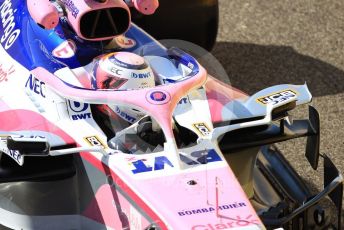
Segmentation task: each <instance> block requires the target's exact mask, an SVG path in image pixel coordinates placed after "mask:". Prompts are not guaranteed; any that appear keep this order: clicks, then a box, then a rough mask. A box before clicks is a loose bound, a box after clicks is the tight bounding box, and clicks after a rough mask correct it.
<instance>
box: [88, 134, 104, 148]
mask: <svg viewBox="0 0 344 230" xmlns="http://www.w3.org/2000/svg"><path fill="white" fill-rule="evenodd" d="M84 139H85V141H86V142H87V143H89V144H90V145H91V146H100V147H102V148H103V149H106V148H107V145H105V144H104V143H103V142H102V141H101V140H100V138H98V137H97V136H89V137H84Z"/></svg>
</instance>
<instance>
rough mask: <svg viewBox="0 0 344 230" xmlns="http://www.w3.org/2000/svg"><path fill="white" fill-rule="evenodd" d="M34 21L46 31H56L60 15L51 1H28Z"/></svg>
mask: <svg viewBox="0 0 344 230" xmlns="http://www.w3.org/2000/svg"><path fill="white" fill-rule="evenodd" d="M27 8H28V10H29V13H30V15H31V17H32V18H33V20H35V22H36V23H37V24H38V25H39V26H40V27H42V28H44V29H48V30H50V29H54V28H55V27H56V26H57V25H58V23H59V13H58V10H57V9H56V7H55V6H54V5H53V4H52V3H51V2H50V1H49V0H27Z"/></svg>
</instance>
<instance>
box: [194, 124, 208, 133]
mask: <svg viewBox="0 0 344 230" xmlns="http://www.w3.org/2000/svg"><path fill="white" fill-rule="evenodd" d="M193 127H195V128H196V129H197V131H198V133H199V134H201V135H202V136H209V135H210V129H209V128H208V126H207V125H206V124H205V123H196V124H193Z"/></svg>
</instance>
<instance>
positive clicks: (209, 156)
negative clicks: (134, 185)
mask: <svg viewBox="0 0 344 230" xmlns="http://www.w3.org/2000/svg"><path fill="white" fill-rule="evenodd" d="M179 156H180V160H181V161H182V162H183V163H184V164H186V165H200V164H207V163H211V162H216V161H221V157H220V156H219V155H218V154H217V153H216V151H215V150H214V149H211V150H208V152H205V151H195V152H193V153H191V155H190V156H185V155H182V154H180V155H179ZM132 165H133V166H134V167H135V169H133V170H132V172H133V173H134V174H138V173H145V172H152V171H160V170H164V169H165V167H170V168H173V167H174V165H173V164H172V162H171V161H170V160H169V159H168V158H167V157H166V156H158V157H155V158H154V166H150V165H148V164H147V163H146V162H145V160H137V161H134V162H132Z"/></svg>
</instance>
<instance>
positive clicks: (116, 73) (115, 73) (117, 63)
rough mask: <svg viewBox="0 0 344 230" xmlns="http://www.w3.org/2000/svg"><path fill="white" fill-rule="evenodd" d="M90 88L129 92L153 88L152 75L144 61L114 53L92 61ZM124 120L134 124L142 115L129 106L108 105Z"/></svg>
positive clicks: (133, 55)
mask: <svg viewBox="0 0 344 230" xmlns="http://www.w3.org/2000/svg"><path fill="white" fill-rule="evenodd" d="M93 63H94V66H93V80H92V86H93V88H94V89H100V90H109V89H111V90H131V89H140V88H149V87H154V86H155V80H154V73H153V71H152V69H151V68H150V66H149V65H148V64H147V62H146V61H145V59H144V58H143V57H141V56H139V55H137V54H134V53H130V52H115V53H109V54H105V55H101V56H98V57H97V58H95V60H94V62H93ZM109 108H110V109H111V110H112V111H113V112H114V113H116V114H117V115H118V116H120V117H121V118H123V119H124V120H126V121H128V122H130V123H134V122H136V121H137V120H138V119H140V118H141V117H142V116H143V113H142V112H141V111H139V110H137V109H134V108H131V107H130V106H116V105H109Z"/></svg>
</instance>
